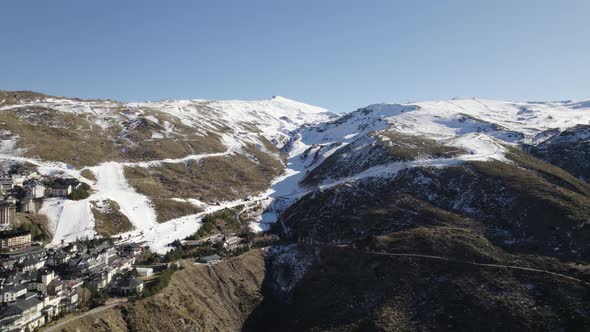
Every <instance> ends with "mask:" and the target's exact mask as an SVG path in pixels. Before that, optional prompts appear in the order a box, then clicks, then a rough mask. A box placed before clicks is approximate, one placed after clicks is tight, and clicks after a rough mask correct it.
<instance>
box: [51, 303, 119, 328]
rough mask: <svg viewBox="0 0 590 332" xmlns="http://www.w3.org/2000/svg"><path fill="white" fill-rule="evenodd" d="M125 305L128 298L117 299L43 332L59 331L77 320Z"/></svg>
mask: <svg viewBox="0 0 590 332" xmlns="http://www.w3.org/2000/svg"><path fill="white" fill-rule="evenodd" d="M123 303H127V298H124V299H116V300H114V301H113V303H110V304H107V305H104V306H101V307H98V308H94V309H92V310H89V311H86V312H85V313H83V314H81V315H79V316H76V317H72V318H69V319H66V320H64V321H62V322H59V323H57V324H55V325H53V326H49V327H47V328H46V329H44V330H43V332H52V331H59V329H60V328H61V327H62V326H64V325H66V324H69V323H71V322H73V321H75V320H77V319H80V318H84V317H86V316H89V315H93V314H97V313H99V312H103V311H105V310H108V309H111V308H114V307H116V306H118V305H120V304H123Z"/></svg>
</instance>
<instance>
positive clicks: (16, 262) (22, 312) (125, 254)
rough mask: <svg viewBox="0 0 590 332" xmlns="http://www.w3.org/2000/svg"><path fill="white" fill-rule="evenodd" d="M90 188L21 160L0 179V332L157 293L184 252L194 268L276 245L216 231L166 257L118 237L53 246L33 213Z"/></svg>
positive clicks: (82, 196)
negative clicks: (31, 167) (257, 247)
mask: <svg viewBox="0 0 590 332" xmlns="http://www.w3.org/2000/svg"><path fill="white" fill-rule="evenodd" d="M89 190H90V187H89V186H88V185H87V184H86V183H82V182H80V181H78V180H77V179H75V178H68V177H51V176H42V175H40V174H39V173H37V172H35V171H30V170H27V169H25V168H24V167H23V165H22V164H19V163H15V164H13V165H12V167H11V168H9V169H8V171H7V172H6V173H3V174H1V175H0V197H2V200H0V302H1V303H2V304H1V306H0V331H33V330H35V329H37V328H39V327H41V326H44V325H45V324H48V323H50V322H52V321H54V320H56V319H58V318H61V317H64V316H65V315H67V314H70V313H75V312H78V311H80V310H82V311H86V310H89V309H91V308H93V307H97V306H101V305H105V304H108V303H117V301H121V300H127V298H141V297H142V296H144V295H145V293H150V292H157V291H158V290H159V289H161V288H162V287H163V285H164V284H165V283H166V282H167V279H166V278H169V275H170V273H171V272H172V271H174V270H176V269H178V268H179V266H177V265H176V264H175V263H171V262H174V261H176V260H178V259H179V258H181V254H180V253H181V252H183V250H182V248H184V249H185V250H184V252H186V251H189V250H195V249H196V253H193V255H191V257H193V258H192V260H193V261H194V263H195V264H213V263H215V262H218V261H220V260H221V259H222V256H227V255H228V254H231V253H237V252H243V251H244V249H247V248H249V247H250V246H251V245H252V244H254V245H260V244H261V243H263V244H264V245H268V244H269V243H270V242H272V241H273V240H275V238H274V237H271V236H249V237H248V238H246V237H240V236H238V235H236V234H233V233H232V234H231V235H230V234H229V233H228V234H227V235H224V234H222V233H214V234H208V236H206V237H201V239H200V240H190V239H188V240H184V241H182V242H180V241H177V242H176V243H173V244H172V245H173V246H174V247H175V248H176V250H174V251H170V252H169V254H168V255H159V254H157V253H152V252H151V251H150V250H149V247H148V246H147V245H146V243H145V242H139V243H135V242H132V241H130V240H129V239H128V238H127V239H124V238H123V237H122V236H118V237H96V238H77V239H76V240H75V241H71V242H67V243H66V242H65V241H64V240H63V239H62V240H61V241H60V242H59V243H51V242H50V241H49V239H50V234H49V232H48V231H47V229H46V228H47V227H48V225H47V224H46V220H45V219H46V217H45V216H44V215H42V214H39V213H38V212H39V210H40V209H41V207H42V206H43V204H44V201H47V200H55V199H59V200H61V201H76V200H82V199H86V198H87V197H88V196H89V195H90V193H89ZM224 213H225V212H224ZM39 220H41V221H42V222H39ZM43 221H45V222H43ZM193 237H194V236H193ZM177 252H178V253H177ZM185 256H187V255H186V253H185V254H184V256H182V257H185ZM145 285H147V286H145Z"/></svg>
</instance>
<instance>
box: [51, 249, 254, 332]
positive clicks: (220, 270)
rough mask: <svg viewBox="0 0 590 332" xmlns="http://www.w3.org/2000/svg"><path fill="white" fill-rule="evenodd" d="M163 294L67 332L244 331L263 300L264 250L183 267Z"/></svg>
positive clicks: (90, 319) (90, 318)
mask: <svg viewBox="0 0 590 332" xmlns="http://www.w3.org/2000/svg"><path fill="white" fill-rule="evenodd" d="M183 266H184V269H183V270H180V271H177V272H175V273H174V275H173V277H172V281H171V283H170V285H169V286H168V287H167V288H165V289H164V290H163V291H162V292H161V293H159V294H157V295H154V296H152V297H150V298H146V299H142V300H139V301H136V302H132V303H129V304H126V305H124V306H122V307H121V308H119V309H109V310H107V311H105V312H103V313H100V314H96V315H91V316H88V317H85V318H82V319H80V320H77V321H73V322H71V324H68V325H66V326H64V327H62V328H63V330H65V331H68V332H69V331H154V332H155V331H239V330H240V329H241V326H242V324H243V322H244V321H245V320H246V318H247V317H248V316H249V315H250V314H251V312H252V310H254V308H255V307H256V306H257V305H258V304H259V303H260V302H261V301H262V292H261V287H262V282H263V280H264V274H265V267H264V257H263V254H262V252H261V251H260V250H255V251H251V252H248V253H246V254H244V255H242V256H239V257H236V258H233V259H231V260H229V261H224V262H221V263H218V264H215V265H213V266H203V265H198V266H197V265H194V264H193V263H191V262H185V263H184V264H183Z"/></svg>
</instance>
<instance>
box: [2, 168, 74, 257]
mask: <svg viewBox="0 0 590 332" xmlns="http://www.w3.org/2000/svg"><path fill="white" fill-rule="evenodd" d="M48 183H49V185H47V184H48ZM78 186H80V182H79V181H78V180H77V179H74V178H65V179H62V178H47V177H43V176H41V175H40V174H39V173H37V172H31V171H23V172H22V173H18V174H4V173H0V252H6V251H13V250H20V249H25V248H27V247H28V246H30V245H31V234H30V232H26V231H17V230H14V225H15V224H16V214H17V213H29V214H35V213H37V212H38V211H39V209H40V208H41V206H42V204H43V199H44V198H45V197H67V196H68V195H69V194H71V193H72V190H74V189H75V188H77V187H78Z"/></svg>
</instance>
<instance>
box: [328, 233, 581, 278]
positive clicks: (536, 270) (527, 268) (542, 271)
mask: <svg viewBox="0 0 590 332" xmlns="http://www.w3.org/2000/svg"><path fill="white" fill-rule="evenodd" d="M322 245H324V246H328V247H337V248H348V249H353V250H359V249H356V248H353V247H351V246H350V245H347V244H322ZM362 252H363V253H365V254H369V255H378V256H389V257H410V258H424V259H433V260H439V261H446V262H449V263H458V264H465V265H471V266H482V267H491V268H499V269H511V270H520V271H528V272H536V273H544V274H549V275H552V276H556V277H560V278H563V279H568V280H572V281H575V282H579V283H581V284H583V285H584V286H587V287H590V283H588V282H586V281H584V280H581V279H578V278H575V277H572V276H568V275H565V274H561V273H557V272H552V271H547V270H541V269H535V268H532V267H523V266H516V265H502V264H490V263H476V262H469V261H462V260H457V259H453V258H447V257H442V256H435V255H422V254H402V253H389V252H381V251H362Z"/></svg>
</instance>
